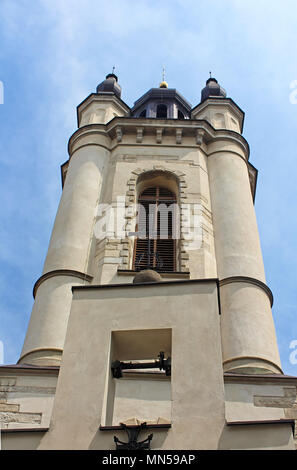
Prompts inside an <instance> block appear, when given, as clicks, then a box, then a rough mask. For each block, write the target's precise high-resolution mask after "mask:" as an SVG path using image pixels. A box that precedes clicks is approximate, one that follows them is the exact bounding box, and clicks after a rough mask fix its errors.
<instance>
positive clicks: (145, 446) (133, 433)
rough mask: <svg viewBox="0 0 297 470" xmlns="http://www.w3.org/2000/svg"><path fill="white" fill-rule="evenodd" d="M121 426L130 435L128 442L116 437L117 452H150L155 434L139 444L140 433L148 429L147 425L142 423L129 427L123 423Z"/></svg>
mask: <svg viewBox="0 0 297 470" xmlns="http://www.w3.org/2000/svg"><path fill="white" fill-rule="evenodd" d="M121 426H123V429H124V430H125V431H126V432H127V434H128V442H123V441H120V440H119V438H118V437H116V436H114V438H113V439H114V442H115V444H116V450H150V448H151V447H150V446H151V440H152V438H153V434H150V435H149V436H148V437H147V438H146V439H144V440H143V441H139V442H137V439H138V436H139V434H140V432H141V431H142V430H143V429H145V428H146V427H147V425H146V423H141V424H140V425H138V426H127V425H126V424H123V423H121Z"/></svg>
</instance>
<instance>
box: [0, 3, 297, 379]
mask: <svg viewBox="0 0 297 470" xmlns="http://www.w3.org/2000/svg"><path fill="white" fill-rule="evenodd" d="M0 20H1V28H0V45H1V47H0V80H1V81H2V82H3V86H4V103H3V104H1V105H0V123H1V124H0V166H1V172H0V197H1V211H0V264H1V270H0V341H2V342H3V344H4V362H5V363H7V364H9V363H15V362H16V361H17V360H18V357H19V354H20V351H21V348H22V345H23V340H24V336H25V332H26V328H27V325H28V321H29V317H30V313H31V308H32V305H33V297H32V288H33V285H34V282H35V281H36V279H37V278H38V277H39V276H40V275H41V272H42V267H43V262H44V259H45V255H46V251H47V246H48V242H49V238H50V234H51V229H52V225H53V222H54V217H55V214H56V210H57V207H58V203H59V198H60V195H61V180H60V165H61V163H63V162H64V161H66V160H67V158H68V156H67V141H68V138H69V137H70V135H71V134H72V133H73V132H74V131H75V129H76V106H77V104H79V103H80V102H81V101H82V100H83V99H84V98H85V97H86V96H88V95H89V93H91V92H94V91H95V89H96V86H97V84H98V83H100V82H101V81H102V80H103V79H104V78H105V75H106V74H107V73H109V72H110V71H111V70H112V67H113V66H114V65H115V67H116V73H117V75H118V77H119V83H120V84H121V86H122V98H123V100H124V101H125V102H126V103H127V104H128V105H130V106H132V105H133V103H134V101H135V100H136V99H138V98H139V97H140V96H141V95H142V94H143V93H144V92H146V91H147V90H148V89H150V88H152V87H154V86H158V84H159V82H160V80H161V76H162V65H163V64H165V66H166V80H167V81H168V83H169V86H170V87H172V88H177V89H178V90H179V92H180V93H182V94H183V95H184V96H185V98H186V99H187V100H188V101H190V103H191V104H192V105H193V106H194V105H196V104H197V103H198V102H199V101H200V92H201V89H202V88H203V86H204V85H205V81H206V80H207V78H208V76H209V71H210V70H211V71H212V74H213V76H215V77H216V78H217V79H218V80H219V82H220V84H221V85H222V86H223V87H224V88H225V89H226V91H227V94H228V96H229V97H231V98H232V99H233V100H234V101H235V102H236V103H237V104H238V105H239V106H240V107H241V108H242V109H243V110H244V111H245V113H246V116H245V128H244V136H245V138H246V139H247V140H248V142H249V144H250V147H251V157H250V161H251V163H252V164H253V165H254V166H256V168H258V170H259V177H258V187H257V194H256V204H255V206H256V212H257V218H258V224H259V231H260V237H261V245H262V250H263V257H264V263H265V268H266V277H267V284H268V285H269V287H270V288H271V289H272V291H273V294H274V307H273V315H274V321H275V325H276V332H277V338H278V344H279V349H280V354H281V360H282V366H283V369H284V372H285V373H287V374H291V375H297V364H291V363H290V361H289V356H290V353H291V352H292V350H290V348H289V346H290V343H291V341H293V340H297V322H296V306H297V302H296V297H297V289H296V265H297V255H296V232H297V220H296V200H297V198H296V196H297V189H296V172H297V156H296V153H297V151H296V135H297V132H296V123H297V104H293V103H292V102H291V101H292V100H291V101H290V95H291V94H292V92H294V90H293V89H291V88H290V84H291V83H292V82H293V81H294V80H297V59H296V44H297V6H296V1H295V0H286V1H285V2H273V3H272V2H271V1H266V0H257V1H254V0H247V1H246V2H243V1H242V0H212V1H210V0H163V2H160V1H156V0H149V1H148V0H108V1H102V0H84V1H83V2H82V1H81V0H79V1H77V0H34V2H29V0H1V3H0ZM296 88H297V87H296ZM296 96H297V94H296V95H294V97H296Z"/></svg>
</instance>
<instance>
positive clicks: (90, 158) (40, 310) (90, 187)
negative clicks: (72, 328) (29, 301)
mask: <svg viewBox="0 0 297 470" xmlns="http://www.w3.org/2000/svg"><path fill="white" fill-rule="evenodd" d="M89 139H90V137H83V136H82V138H81V139H78V140H77V142H76V147H75V149H74V151H73V152H72V155H71V160H70V162H69V167H68V172H67V177H66V181H65V185H64V188H63V193H62V197H61V201H60V204H59V208H58V212H57V216H56V219H55V223H54V227H53V231H52V236H51V239H50V243H49V248H48V253H47V256H46V260H45V263H44V269H43V275H42V276H41V278H40V279H39V280H38V281H37V283H36V285H35V288H34V290H35V294H36V297H35V302H34V306H33V310H32V314H31V319H30V323H29V327H28V330H27V335H26V338H25V342H24V346H23V350H22V353H21V358H20V360H19V362H20V363H29V364H38V365H58V364H59V363H60V360H61V355H62V351H63V346H64V340H65V335H66V328H67V322H68V317H69V313H70V307H71V301H72V292H71V287H72V286H73V285H81V284H86V283H89V282H90V281H91V279H92V277H91V276H90V275H89V274H88V265H89V253H90V244H91V240H92V237H93V224H94V218H95V210H96V206H97V204H98V199H99V196H100V191H101V183H102V174H103V169H104V165H105V163H106V160H107V157H108V154H109V152H108V150H107V149H106V148H105V147H104V146H101V145H99V143H96V136H94V135H93V136H92V140H91V142H89ZM99 139H100V136H99V137H97V140H99ZM86 143H87V145H86Z"/></svg>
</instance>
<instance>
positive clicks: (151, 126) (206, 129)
mask: <svg viewBox="0 0 297 470" xmlns="http://www.w3.org/2000/svg"><path fill="white" fill-rule="evenodd" d="M140 129H141V135H142V136H148V135H149V136H156V137H155V138H156V143H155V144H156V145H158V146H159V145H162V138H163V137H164V136H171V137H172V138H173V140H172V145H174V146H175V145H176V143H177V139H180V140H179V142H178V143H179V145H180V146H181V147H182V146H183V139H184V138H185V137H192V139H193V142H192V144H189V142H187V144H185V146H187V147H189V146H191V147H198V146H201V145H202V143H203V142H204V143H205V144H208V143H210V142H214V141H215V140H225V141H230V142H233V143H236V144H237V145H239V146H240V147H241V149H242V150H243V152H244V154H245V156H246V160H248V159H249V153H250V150H249V145H248V142H247V141H246V140H245V138H244V137H243V136H242V135H241V134H239V133H238V132H235V131H231V130H227V129H214V127H212V126H211V124H209V122H208V121H206V120H192V119H185V120H180V119H146V118H129V117H115V118H114V119H112V120H111V121H110V122H108V123H107V124H88V125H86V126H83V127H81V128H79V129H78V130H77V131H75V132H74V134H73V135H72V136H71V137H70V139H69V142H68V152H69V155H70V156H71V152H72V148H73V145H74V143H75V142H77V141H78V140H79V139H80V138H82V137H86V136H87V135H94V134H97V135H98V134H102V135H105V136H106V137H109V138H110V139H111V140H112V141H114V142H116V145H119V144H121V145H123V144H125V145H137V146H139V143H140V142H139V135H140V134H139V133H140ZM177 131H178V133H177ZM158 132H159V134H158ZM160 132H161V134H160ZM158 136H159V137H158ZM127 137H129V139H128V140H127ZM92 144H93V145H96V144H95V143H94V142H92ZM98 145H100V144H99V143H98ZM141 145H144V146H145V145H150V146H151V145H152V143H151V142H148V143H147V144H146V143H145V141H142V142H141ZM165 145H169V144H168V142H167V143H166V144H165ZM103 146H104V145H103ZM113 146H114V145H113Z"/></svg>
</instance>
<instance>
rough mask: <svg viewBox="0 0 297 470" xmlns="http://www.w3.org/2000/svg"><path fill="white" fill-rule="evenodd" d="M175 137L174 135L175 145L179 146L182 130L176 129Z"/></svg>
mask: <svg viewBox="0 0 297 470" xmlns="http://www.w3.org/2000/svg"><path fill="white" fill-rule="evenodd" d="M175 135H176V143H177V144H181V143H182V135H183V130H182V129H176V131H175Z"/></svg>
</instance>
